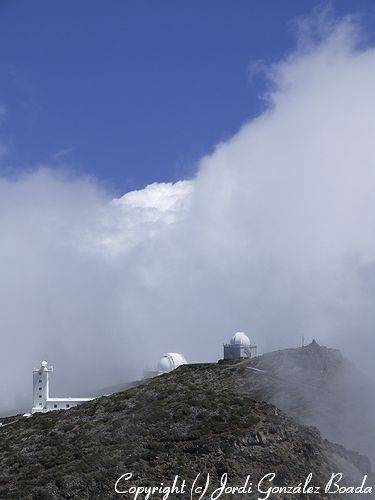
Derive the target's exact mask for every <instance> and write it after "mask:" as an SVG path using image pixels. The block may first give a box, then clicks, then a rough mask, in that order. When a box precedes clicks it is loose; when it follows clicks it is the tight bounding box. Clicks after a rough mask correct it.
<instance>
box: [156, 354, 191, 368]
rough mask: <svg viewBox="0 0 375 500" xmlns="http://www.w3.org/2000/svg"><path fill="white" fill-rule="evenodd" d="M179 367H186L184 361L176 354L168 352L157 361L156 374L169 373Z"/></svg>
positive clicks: (180, 355) (181, 356)
mask: <svg viewBox="0 0 375 500" xmlns="http://www.w3.org/2000/svg"><path fill="white" fill-rule="evenodd" d="M180 365H186V359H185V358H184V357H183V355H182V354H179V353H178V352H168V353H167V354H164V356H162V357H161V358H160V359H159V363H158V372H170V371H172V370H175V369H176V368H178V367H179V366H180Z"/></svg>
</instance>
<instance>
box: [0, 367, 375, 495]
mask: <svg viewBox="0 0 375 500" xmlns="http://www.w3.org/2000/svg"><path fill="white" fill-rule="evenodd" d="M256 362H258V363H259V366H261V365H260V363H261V361H260V358H259V359H258V360H252V361H250V362H249V361H245V362H240V363H236V364H230V363H229V364H228V363H219V364H200V365H186V366H182V367H180V368H178V369H177V370H175V371H174V372H171V373H169V374H165V375H162V376H160V377H157V378H154V379H152V380H149V381H146V382H142V383H141V384H140V385H139V386H137V387H134V388H131V389H128V390H126V391H123V392H120V393H118V394H114V395H112V396H109V397H102V398H99V399H97V400H95V401H91V402H89V403H87V404H84V405H82V406H80V407H77V408H72V409H71V410H68V411H56V412H51V413H48V414H39V415H35V416H33V417H31V418H22V417H14V418H13V419H7V420H5V421H4V420H3V423H4V424H9V425H3V427H0V498H6V499H8V498H17V499H21V498H35V499H37V498H40V499H42V498H56V499H60V498H80V499H86V498H90V499H94V498H119V497H120V498H121V496H119V495H116V494H115V491H114V486H115V482H116V480H117V479H118V478H119V477H120V476H121V475H122V474H124V473H127V472H132V473H133V477H132V480H131V482H130V483H131V485H149V486H151V485H155V486H157V485H160V483H161V482H163V483H164V484H167V483H168V481H170V483H169V484H171V483H172V480H173V478H174V476H175V475H176V474H178V475H179V476H180V478H181V479H185V480H186V484H187V488H190V487H191V485H192V483H193V481H194V479H195V478H196V476H197V474H199V473H200V474H201V476H200V480H203V479H205V478H206V474H207V473H209V474H210V486H209V491H212V490H213V489H215V488H216V487H217V486H218V483H219V478H221V476H222V475H223V474H224V473H227V474H228V483H229V484H230V485H235V486H241V485H243V483H244V482H245V479H246V476H247V475H250V476H251V481H252V483H253V484H254V486H255V488H256V484H257V482H258V480H259V479H260V478H261V477H262V476H264V475H265V474H268V473H270V472H274V473H276V478H275V481H274V485H297V484H298V483H299V482H303V481H304V480H305V478H306V477H307V476H308V474H309V473H312V474H313V483H314V484H315V485H321V484H325V482H326V481H327V480H328V478H329V476H330V474H331V473H332V472H337V471H339V472H342V473H343V474H344V475H345V477H346V481H347V482H348V483H351V484H359V483H360V482H361V479H362V477H363V475H364V474H366V473H368V472H369V470H370V463H369V460H368V459H367V458H365V457H363V456H361V455H359V454H357V453H355V452H351V451H348V450H346V449H345V448H343V447H342V446H340V445H335V444H332V443H330V442H328V441H327V440H325V439H323V438H322V437H321V436H320V433H319V431H318V430H317V429H315V428H312V427H304V426H302V425H300V424H298V423H297V422H296V421H294V420H293V419H291V418H290V417H288V416H286V415H285V414H284V413H283V412H281V411H280V410H278V409H277V408H276V407H275V406H273V405H272V404H270V403H267V402H264V401H263V402H262V401H256V400H255V399H253V397H252V394H251V391H253V392H254V393H255V392H256V391H257V390H261V386H262V384H263V383H264V380H265V378H263V379H262V377H260V376H259V374H260V373H261V372H256V370H255V371H254V370H253V369H252V368H257V367H256V366H253V365H254V364H256ZM262 362H264V363H265V362H266V361H264V360H263V361H262ZM262 366H263V365H262ZM269 368H271V366H269ZM257 369H258V370H260V369H263V368H257ZM263 377H265V374H264V373H263ZM268 378H271V377H270V376H269V375H268ZM262 380H263V381H262ZM272 393H273V389H272V388H271V389H270V390H269V393H267V397H268V396H269V397H273V396H274V394H273V395H272ZM258 396H259V397H258V399H261V398H263V399H264V397H265V394H263V395H262V394H259V395H258ZM369 482H370V483H369V484H374V478H373V477H370V478H369ZM197 484H198V483H197ZM122 486H125V487H126V486H127V485H126V484H122ZM268 486H269V484H268ZM258 497H259V495H258V493H254V494H249V495H247V496H246V498H258ZM335 497H336V498H340V496H335V495H330V496H329V498H335ZM123 498H131V496H130V495H124V496H123ZM152 498H161V494H159V495H158V494H155V495H154V496H153V497H152ZM169 498H183V499H184V500H185V499H186V498H190V493H189V494H186V495H171V496H170V497H169ZM196 498H197V496H196ZM204 498H209V497H208V496H205V497H204ZM220 498H244V495H240V496H239V495H232V494H230V495H222V496H221V497H220ZM271 498H280V499H281V498H304V499H308V498H310V499H314V498H322V499H323V498H327V497H326V496H325V495H324V494H321V495H319V496H314V494H312V495H310V496H308V495H298V494H297V495H293V496H292V497H289V496H286V495H283V494H280V495H276V494H275V495H272V496H271ZM345 498H348V497H345Z"/></svg>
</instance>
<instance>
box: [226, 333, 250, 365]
mask: <svg viewBox="0 0 375 500" xmlns="http://www.w3.org/2000/svg"><path fill="white" fill-rule="evenodd" d="M256 355H257V346H256V345H252V344H251V342H250V339H249V337H248V336H247V335H246V333H244V332H237V333H235V334H234V335H233V336H232V338H231V339H230V342H229V344H224V359H242V358H251V357H253V356H256Z"/></svg>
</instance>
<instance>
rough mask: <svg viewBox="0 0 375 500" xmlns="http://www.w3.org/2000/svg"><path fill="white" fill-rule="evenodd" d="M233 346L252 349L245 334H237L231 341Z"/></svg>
mask: <svg viewBox="0 0 375 500" xmlns="http://www.w3.org/2000/svg"><path fill="white" fill-rule="evenodd" d="M230 343H231V345H243V346H245V347H250V339H249V337H248V336H247V335H246V333H244V332H237V333H235V334H234V335H233V337H232V338H231V339H230Z"/></svg>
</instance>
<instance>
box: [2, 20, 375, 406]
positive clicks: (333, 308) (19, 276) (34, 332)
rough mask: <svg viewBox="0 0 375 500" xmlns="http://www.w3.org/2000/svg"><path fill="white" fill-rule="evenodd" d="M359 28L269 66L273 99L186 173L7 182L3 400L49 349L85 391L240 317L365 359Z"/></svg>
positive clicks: (199, 341) (369, 242)
mask: <svg viewBox="0 0 375 500" xmlns="http://www.w3.org/2000/svg"><path fill="white" fill-rule="evenodd" d="M356 40H357V34H356V32H355V30H354V28H353V25H352V24H348V23H347V22H346V23H344V24H341V25H339V26H338V27H336V28H335V29H334V31H333V32H332V33H331V34H330V35H329V37H328V38H326V39H324V40H323V41H321V42H319V43H318V44H315V45H313V44H312V42H311V39H310V41H309V44H307V43H306V37H305V41H304V44H303V45H300V46H299V48H298V50H297V52H295V53H294V54H292V55H291V56H290V57H288V58H287V59H286V60H284V61H282V62H281V63H279V64H278V65H275V66H274V67H273V68H271V69H270V72H269V75H270V76H269V77H270V78H271V79H272V89H273V90H272V91H271V92H270V94H269V96H268V101H269V108H268V110H267V111H266V112H265V113H264V114H263V115H261V116H260V117H258V118H257V119H255V120H253V121H251V122H249V123H247V124H246V125H245V126H244V127H242V129H241V130H240V131H239V132H238V133H237V134H236V135H235V136H234V137H232V138H231V139H230V140H229V141H227V142H226V143H223V144H220V145H218V146H217V148H216V150H215V152H214V153H213V154H212V155H210V156H208V157H205V158H203V159H202V160H201V162H200V163H199V171H198V174H197V177H196V178H195V179H194V180H192V181H181V182H178V183H175V184H152V185H150V186H147V187H146V188H145V189H144V190H141V191H136V192H132V193H127V194H125V195H124V196H123V197H122V198H120V199H117V200H111V199H110V197H109V195H108V194H107V193H105V192H103V191H102V190H101V189H100V187H98V186H96V185H94V184H92V183H90V182H88V181H86V180H79V179H72V178H67V177H62V176H60V177H57V176H56V174H53V173H52V172H51V171H49V170H48V169H47V170H46V169H44V170H43V169H42V170H39V171H37V172H35V173H33V174H30V175H28V176H24V177H22V178H20V179H18V180H17V181H9V180H5V179H3V180H2V181H1V182H0V236H1V245H0V275H1V287H0V298H1V304H2V314H1V315H0V331H1V338H2V349H1V352H0V366H1V384H2V386H3V387H1V389H2V393H3V394H5V395H6V396H5V397H6V402H7V404H9V405H12V404H15V403H16V401H13V397H14V394H16V395H17V397H18V398H19V400H20V401H22V402H24V401H25V399H26V398H27V397H30V370H31V368H32V367H33V365H35V364H36V363H38V361H39V360H40V359H42V358H44V357H47V358H48V359H49V360H50V361H51V362H53V363H54V364H55V366H56V370H57V371H56V373H55V377H56V379H57V387H60V388H62V389H65V390H66V391H69V388H71V387H73V386H74V387H76V388H77V390H80V392H84V391H85V390H86V389H87V387H89V386H96V387H100V386H105V385H109V384H111V383H112V382H115V381H119V380H122V379H126V378H128V377H133V376H139V375H141V373H142V369H143V367H144V365H145V364H146V363H148V364H150V363H152V361H153V360H156V359H157V357H158V356H159V354H161V353H162V352H163V351H168V350H172V351H179V350H181V351H182V352H184V354H185V355H186V357H187V358H188V359H190V360H192V361H200V360H215V359H217V357H219V355H220V354H221V343H222V342H223V341H224V340H226V339H227V338H228V336H229V335H230V334H231V332H232V331H234V330H236V329H241V330H245V331H247V332H248V333H249V334H250V336H252V337H253V340H254V341H255V342H257V343H258V345H259V346H260V348H261V350H267V349H271V348H278V347H283V346H291V345H296V344H298V342H299V340H300V335H301V334H302V333H305V335H306V336H310V337H313V336H316V337H317V338H318V340H320V341H321V342H326V343H329V344H331V345H335V346H339V347H340V346H341V347H342V348H343V349H344V351H345V352H346V353H348V352H351V353H352V355H353V356H354V358H355V359H357V360H360V361H361V362H362V363H363V364H370V362H372V353H373V350H374V347H375V346H374V334H373V330H374V326H375V312H374V308H373V294H374V291H375V265H374V262H375V201H374V194H373V193H374V192H375V153H374V146H373V137H374V133H375V101H374V99H373V88H375V51H374V49H373V48H371V47H370V48H368V49H361V50H359V49H357V48H356ZM364 346H366V349H365V348H364ZM14 366H16V367H17V372H16V375H15V372H14V369H13V367H14ZM79 376H80V377H82V378H79ZM59 379H60V382H59V381H58V380H59ZM59 384H60V386H59ZM17 397H16V399H17Z"/></svg>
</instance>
